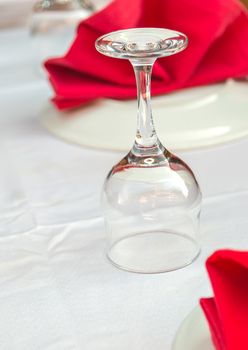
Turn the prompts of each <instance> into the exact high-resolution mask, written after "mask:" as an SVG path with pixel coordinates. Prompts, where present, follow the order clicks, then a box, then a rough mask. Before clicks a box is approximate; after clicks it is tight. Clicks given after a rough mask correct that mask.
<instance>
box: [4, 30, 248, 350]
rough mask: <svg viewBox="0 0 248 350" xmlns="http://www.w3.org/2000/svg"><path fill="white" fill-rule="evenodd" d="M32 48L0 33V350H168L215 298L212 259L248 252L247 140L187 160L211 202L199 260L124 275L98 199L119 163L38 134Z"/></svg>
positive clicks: (39, 88)
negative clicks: (108, 241)
mask: <svg viewBox="0 0 248 350" xmlns="http://www.w3.org/2000/svg"><path fill="white" fill-rule="evenodd" d="M29 44H30V43H29V41H28V38H27V33H26V32H25V31H19V32H17V31H13V30H12V31H2V32H0V47H1V54H0V76H1V82H0V159H1V161H0V185H1V192H0V311H1V312H0V330H1V331H0V349H3V350H17V349H18V350H79V349H80V350H81V349H87V350H103V349H106V350H107V349H108V350H117V349H118V350H126V349H127V348H128V349H130V350H151V349H156V350H169V349H170V348H171V344H172V341H173V337H174V335H175V332H176V330H177V328H178V327H179V325H180V323H181V321H182V320H183V318H184V317H185V316H186V315H187V314H188V312H190V310H191V309H192V308H193V307H194V306H195V305H196V304H197V303H198V300H199V298H200V297H201V296H206V295H209V294H210V293H211V290H210V286H209V282H208V278H207V275H206V272H205V269H204V261H205V259H206V257H207V256H208V255H209V254H211V253H212V252H213V251H214V250H216V249H218V248H227V247H229V248H236V249H248V216H247V212H248V165H247V161H246V157H247V154H246V153H247V150H248V139H242V140H240V141H237V142H234V143H231V144H228V145H223V146H219V147H217V148H209V149H205V150H195V151H191V152H185V153H182V154H180V156H181V157H183V158H184V159H185V160H186V161H187V162H188V163H189V164H190V165H191V167H192V168H193V170H194V172H195V173H196V175H197V177H198V179H199V183H200V185H201V188H202V191H203V195H204V204H203V210H202V230H201V240H202V254H201V256H200V257H199V259H198V260H197V261H196V262H195V263H194V264H193V265H191V266H189V267H187V268H184V269H182V270H179V271H176V272H173V273H167V274H159V275H138V274H132V273H128V272H123V271H119V270H117V269H116V268H114V267H112V266H111V265H110V264H109V263H108V262H107V260H106V259H105V257H104V227H103V219H102V216H101V211H100V205H99V198H100V191H101V187H102V184H103V181H104V178H105V176H106V173H107V171H108V170H109V169H110V167H111V166H112V165H113V164H114V163H115V162H116V161H117V160H119V159H120V158H121V156H122V155H121V154H118V153H114V152H106V151H100V150H99V151H97V150H91V149H86V148H80V147H77V146H74V145H69V144H66V143H64V142H63V141H61V140H58V139H56V138H54V137H53V136H51V135H50V134H49V133H48V132H47V131H46V130H45V129H44V128H43V127H42V126H41V124H40V122H39V115H40V113H41V111H42V109H43V108H44V105H45V103H46V101H47V99H48V97H49V96H50V95H51V91H50V89H49V87H48V85H47V83H46V82H45V81H44V79H43V78H42V77H38V76H36V73H35V71H34V70H33V68H34V67H33V65H32V55H31V54H30V51H28V50H29ZM17 51H18V55H17V53H16V52H17ZM28 52H29V53H28ZM96 127H97V126H96Z"/></svg>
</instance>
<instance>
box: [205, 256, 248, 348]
mask: <svg viewBox="0 0 248 350" xmlns="http://www.w3.org/2000/svg"><path fill="white" fill-rule="evenodd" d="M206 266H207V270H208V274H209V277H210V280H211V283H212V287H213V291H214V298H209V299H201V301H200V302H201V306H202V308H203V310H204V313H205V315H206V318H207V320H208V323H209V327H210V330H211V334H212V339H213V342H214V345H215V347H216V349H217V350H247V349H248V252H239V251H232V250H219V251H217V252H216V253H214V254H213V255H212V256H210V258H208V260H207V263H206Z"/></svg>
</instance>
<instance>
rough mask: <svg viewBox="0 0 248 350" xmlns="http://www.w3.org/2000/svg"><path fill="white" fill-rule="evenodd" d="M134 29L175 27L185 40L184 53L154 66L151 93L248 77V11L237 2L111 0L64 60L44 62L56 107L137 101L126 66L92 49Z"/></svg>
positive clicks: (82, 30)
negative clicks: (107, 38)
mask: <svg viewBox="0 0 248 350" xmlns="http://www.w3.org/2000/svg"><path fill="white" fill-rule="evenodd" d="M134 27H162V28H169V29H175V30H178V31H181V32H183V33H184V34H186V35H187V36H188V38H189V46H188V48H187V49H186V50H185V51H183V52H182V53H179V54H177V55H175V56H171V57H167V58H162V59H161V58H160V59H158V60H157V62H156V63H155V66H154V71H153V79H152V93H153V94H155V95H156V94H163V93H166V92H169V91H172V90H176V89H181V88H185V87H190V86H196V85H203V84H209V83H214V82H217V81H221V80H224V79H227V78H229V77H242V76H245V75H247V74H248V45H247V38H248V13H247V10H246V9H245V7H244V6H243V5H242V4H241V3H240V2H239V1H238V0H207V1H199V0H180V1H175V0H166V1H165V0H152V1H151V0H131V1H129V0H114V1H113V2H111V3H110V4H109V5H108V6H107V7H106V8H105V9H103V10H102V11H100V12H98V13H96V14H95V15H93V16H92V17H90V18H88V19H86V20H85V21H83V22H81V24H80V25H79V27H78V32H77V36H76V38H75V41H74V42H73V44H72V46H71V48H70V49H69V51H68V53H67V54H66V55H65V56H64V57H61V58H53V59H49V60H48V61H46V63H45V67H46V69H47V71H48V73H49V76H50V81H51V84H52V86H53V88H54V91H55V97H54V99H53V101H54V103H55V104H56V106H57V107H58V108H59V109H66V108H71V107H76V106H79V105H81V104H83V103H86V102H88V101H91V100H94V99H97V98H101V97H106V98H116V99H129V98H135V97H136V87H135V79H134V74H133V71H132V67H131V65H130V63H129V62H128V61H127V60H121V59H116V58H111V57H106V56H102V55H101V54H100V53H98V52H97V51H96V50H95V40H96V39H97V38H98V37H99V36H101V35H103V34H105V33H108V32H111V31H115V30H120V29H127V28H134Z"/></svg>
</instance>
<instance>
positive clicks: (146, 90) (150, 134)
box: [133, 62, 160, 152]
mask: <svg viewBox="0 0 248 350" xmlns="http://www.w3.org/2000/svg"><path fill="white" fill-rule="evenodd" d="M153 63H154V62H151V63H149V64H142V65H137V64H133V68H134V73H135V78H136V84H137V98H138V118H137V132H136V138H135V145H134V148H135V149H137V150H139V151H143V152H144V151H145V150H146V151H149V150H151V149H153V148H154V147H156V148H157V147H158V146H159V143H160V142H159V140H158V137H157V135H156V131H155V128H154V123H153V118H152V110H151V74H152V67H153Z"/></svg>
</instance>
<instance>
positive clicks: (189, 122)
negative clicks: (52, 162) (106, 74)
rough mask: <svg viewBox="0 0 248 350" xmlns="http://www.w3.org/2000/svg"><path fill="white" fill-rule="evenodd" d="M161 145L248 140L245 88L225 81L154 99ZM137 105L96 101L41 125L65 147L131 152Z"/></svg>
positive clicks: (49, 116) (51, 112)
mask: <svg viewBox="0 0 248 350" xmlns="http://www.w3.org/2000/svg"><path fill="white" fill-rule="evenodd" d="M152 104H153V115H154V120H155V124H156V129H157V132H158V135H159V137H160V139H161V141H162V142H163V143H164V144H165V145H166V146H167V147H169V148H170V149H174V150H188V149H194V148H199V147H206V146H210V145H211V146H212V145H216V144H222V143H225V142H228V141H232V140H235V139H238V138H241V137H244V136H246V135H247V134H248V83H247V82H245V81H243V82H241V81H239V82H238V81H233V80H229V81H227V82H225V83H222V84H215V85H209V86H204V87H198V88H191V89H187V90H183V91H181V92H176V93H173V94H168V95H163V96H159V97H154V98H153V103H152ZM136 111H137V106H136V101H135V100H132V101H117V100H100V101H97V102H96V103H94V104H91V105H88V106H86V107H83V108H80V109H77V110H74V111H71V112H70V113H68V112H67V113H66V112H59V111H57V110H56V109H55V108H54V107H52V106H49V107H47V108H46V110H44V111H43V114H42V123H43V125H44V126H45V127H46V128H47V129H48V130H50V131H51V132H52V133H53V134H55V135H57V136H59V137H61V138H63V139H64V140H66V141H69V142H73V143H77V144H80V145H84V146H89V147H94V148H101V149H102V148H103V149H110V150H118V151H127V150H129V149H130V147H131V145H132V143H133V140H134V134H135V128H136Z"/></svg>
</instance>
